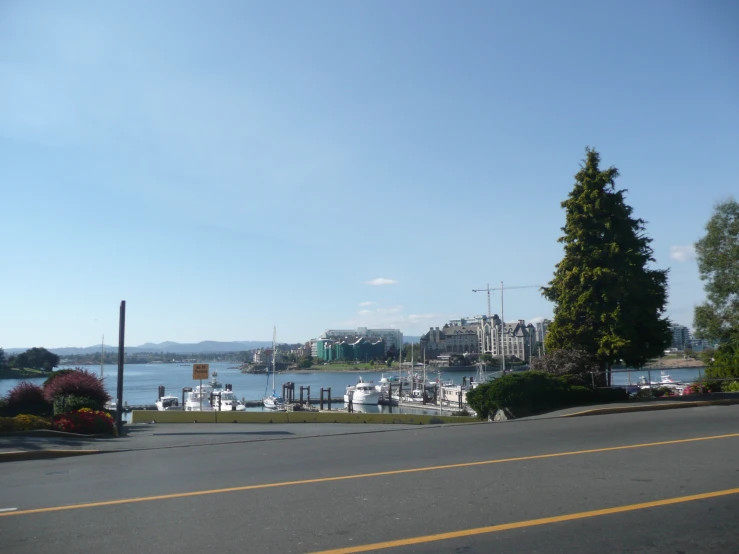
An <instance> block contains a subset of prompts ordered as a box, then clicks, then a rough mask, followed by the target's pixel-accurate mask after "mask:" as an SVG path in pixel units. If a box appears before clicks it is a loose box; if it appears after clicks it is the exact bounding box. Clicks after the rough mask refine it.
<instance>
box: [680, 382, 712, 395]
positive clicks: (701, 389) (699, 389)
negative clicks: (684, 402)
mask: <svg viewBox="0 0 739 554" xmlns="http://www.w3.org/2000/svg"><path fill="white" fill-rule="evenodd" d="M707 392H708V389H707V388H706V387H705V386H704V385H702V384H701V383H693V384H692V385H688V386H687V387H685V388H684V389H683V396H684V395H687V394H706V393H707Z"/></svg>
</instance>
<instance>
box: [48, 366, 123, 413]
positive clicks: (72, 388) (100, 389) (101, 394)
mask: <svg viewBox="0 0 739 554" xmlns="http://www.w3.org/2000/svg"><path fill="white" fill-rule="evenodd" d="M62 396H82V397H86V398H89V399H90V400H91V401H93V402H94V403H95V407H97V408H98V409H101V408H102V407H103V406H105V403H106V402H107V401H108V400H110V395H109V394H108V393H107V392H106V391H105V387H104V386H103V380H102V378H100V377H98V376H97V375H95V374H94V373H90V372H89V371H87V370H85V369H75V370H74V371H71V372H69V373H65V374H63V375H59V376H58V377H55V378H54V379H53V380H50V381H47V382H46V383H45V385H44V397H45V398H46V400H48V401H49V402H53V401H54V400H55V399H57V398H59V397H62Z"/></svg>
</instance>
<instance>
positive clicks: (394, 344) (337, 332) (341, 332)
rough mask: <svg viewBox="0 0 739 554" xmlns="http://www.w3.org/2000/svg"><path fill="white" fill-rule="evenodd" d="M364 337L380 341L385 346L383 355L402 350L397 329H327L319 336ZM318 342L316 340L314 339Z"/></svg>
mask: <svg viewBox="0 0 739 554" xmlns="http://www.w3.org/2000/svg"><path fill="white" fill-rule="evenodd" d="M354 336H356V337H364V338H366V339H382V340H383V342H384V345H385V353H386V354H387V352H388V350H390V349H394V350H396V351H400V350H402V349H403V333H401V332H400V330H399V329H368V328H367V327H358V328H357V329H348V330H347V329H327V330H326V331H324V333H323V334H322V335H321V337H320V338H321V339H343V338H344V337H354ZM316 340H318V339H316Z"/></svg>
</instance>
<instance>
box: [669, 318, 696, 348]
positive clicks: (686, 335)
mask: <svg viewBox="0 0 739 554" xmlns="http://www.w3.org/2000/svg"><path fill="white" fill-rule="evenodd" d="M671 331H672V348H677V349H678V350H685V347H686V346H690V339H691V338H692V337H691V336H690V329H688V328H687V327H685V325H678V324H674V325H672V327H671Z"/></svg>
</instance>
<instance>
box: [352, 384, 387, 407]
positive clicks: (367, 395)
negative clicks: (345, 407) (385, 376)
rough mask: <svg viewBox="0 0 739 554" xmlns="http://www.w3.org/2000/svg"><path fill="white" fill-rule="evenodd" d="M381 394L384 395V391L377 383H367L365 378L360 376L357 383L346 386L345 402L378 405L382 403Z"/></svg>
mask: <svg viewBox="0 0 739 554" xmlns="http://www.w3.org/2000/svg"><path fill="white" fill-rule="evenodd" d="M380 396H382V392H381V391H380V390H378V389H377V387H375V385H372V384H371V383H365V382H364V379H362V378H361V377H360V378H359V382H358V383H357V384H356V385H354V386H349V387H347V388H346V392H345V393H344V402H347V403H348V402H351V403H352V404H366V405H370V406H376V405H377V404H379V403H380Z"/></svg>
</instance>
